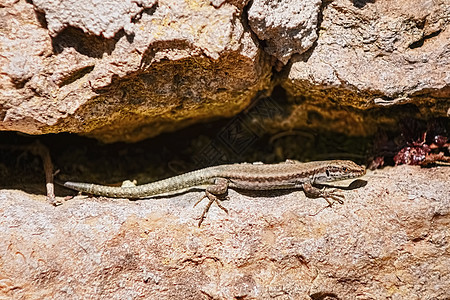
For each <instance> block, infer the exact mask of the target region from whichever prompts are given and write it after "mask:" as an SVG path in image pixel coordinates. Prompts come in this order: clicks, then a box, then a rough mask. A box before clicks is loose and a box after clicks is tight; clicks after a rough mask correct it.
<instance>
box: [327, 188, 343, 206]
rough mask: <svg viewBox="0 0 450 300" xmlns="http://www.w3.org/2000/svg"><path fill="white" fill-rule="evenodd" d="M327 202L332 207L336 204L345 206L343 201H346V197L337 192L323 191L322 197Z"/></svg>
mask: <svg viewBox="0 0 450 300" xmlns="http://www.w3.org/2000/svg"><path fill="white" fill-rule="evenodd" d="M321 196H322V197H323V198H324V199H325V200H327V202H328V204H329V205H330V206H332V205H333V204H334V202H338V203H339V204H344V201H343V199H345V197H344V195H342V194H340V193H338V191H336V190H331V191H322V195H321Z"/></svg>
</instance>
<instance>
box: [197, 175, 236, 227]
mask: <svg viewBox="0 0 450 300" xmlns="http://www.w3.org/2000/svg"><path fill="white" fill-rule="evenodd" d="M227 190H228V180H227V179H225V178H218V179H216V180H215V182H214V185H210V186H208V187H207V188H206V190H205V195H204V196H203V197H202V198H200V199H199V200H198V201H197V202H196V203H195V204H194V207H195V206H197V204H199V203H200V202H202V200H203V199H205V198H208V200H209V202H208V204H206V206H205V209H204V210H203V212H202V214H201V216H200V221H199V222H198V227H200V225H201V224H202V222H203V220H204V219H205V216H206V214H207V213H208V211H209V208H210V207H211V205H212V204H213V203H214V202H215V203H216V204H217V206H218V207H219V208H221V209H222V210H223V211H224V212H226V213H227V214H228V209H226V208H225V207H224V206H223V205H222V204H221V203H220V201H222V200H228V199H229V197H228V196H226V192H227Z"/></svg>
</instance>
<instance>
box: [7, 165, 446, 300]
mask: <svg viewBox="0 0 450 300" xmlns="http://www.w3.org/2000/svg"><path fill="white" fill-rule="evenodd" d="M449 177H450V169H449V168H445V167H443V168H434V169H421V168H419V167H412V166H401V167H396V168H385V169H383V170H378V171H376V172H370V173H369V174H368V175H366V177H365V178H363V179H365V180H367V181H368V183H367V185H366V186H364V187H361V188H358V189H354V190H346V191H342V192H343V193H344V194H345V196H346V200H345V203H344V204H343V205H335V206H333V207H332V208H329V207H326V205H327V203H326V202H325V200H323V199H307V198H305V196H304V194H303V192H301V191H293V192H290V193H273V192H268V193H264V194H250V195H242V194H239V193H237V192H235V191H230V198H231V199H230V201H225V202H223V204H224V205H225V206H226V207H227V208H228V209H229V214H228V215H227V214H225V213H224V212H223V211H222V210H221V209H219V208H218V207H217V206H214V205H213V207H212V208H211V210H210V212H209V214H208V217H207V219H206V220H205V222H204V223H203V225H202V227H200V228H198V227H197V226H196V223H197V220H195V217H198V216H199V215H200V213H201V211H202V209H203V207H200V206H201V205H200V206H197V207H195V208H193V207H192V205H193V204H194V203H195V202H196V200H197V199H198V198H199V197H201V194H202V193H201V192H192V193H186V194H183V195H179V196H176V197H170V198H160V199H153V200H140V201H128V200H117V199H116V200H113V199H107V198H87V197H85V196H78V197H76V198H75V199H73V200H70V201H67V202H65V203H64V204H63V205H61V206H58V207H53V206H51V205H50V204H48V203H47V202H46V201H45V199H44V197H43V196H35V195H30V194H26V193H24V192H20V191H16V190H1V191H0V206H1V207H0V240H1V241H3V243H2V246H1V247H0V257H1V264H0V274H2V276H1V281H0V282H1V285H0V293H1V297H3V298H14V299H17V298H31V299H38V298H52V299H55V298H56V299H61V298H65V299H67V298H75V299H76V298H121V299H123V298H138V297H140V298H148V297H155V295H157V296H158V299H201V298H204V297H210V298H215V299H235V298H253V299H269V298H275V297H280V299H288V298H289V299H325V297H328V298H339V299H356V298H364V299H387V298H391V299H408V300H409V299H425V298H429V299H445V297H446V296H448V295H449V294H450V286H449V284H448V282H450V255H449V253H450V251H449V243H448V240H449V238H450V233H449V231H448V225H449V222H450V197H449V195H450V185H449V184H448V178H449ZM342 185H345V184H342ZM202 205H205V203H203V204H202Z"/></svg>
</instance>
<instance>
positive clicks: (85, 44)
mask: <svg viewBox="0 0 450 300" xmlns="http://www.w3.org/2000/svg"><path fill="white" fill-rule="evenodd" d="M124 35H125V33H124V31H123V30H121V31H119V32H118V33H117V34H116V35H115V36H114V38H112V39H107V38H104V37H101V36H96V35H90V34H87V33H85V32H83V30H81V29H79V28H74V27H68V28H66V29H64V30H63V31H61V32H60V33H59V34H58V35H57V36H56V37H54V38H53V39H52V46H53V51H54V52H55V53H61V52H63V50H64V49H65V48H74V49H75V50H76V51H77V52H79V53H81V54H83V55H86V56H89V57H93V58H102V57H103V55H104V54H105V53H107V54H111V53H112V52H113V51H114V48H115V46H116V43H117V42H118V41H119V39H120V38H122V37H123V36H124Z"/></svg>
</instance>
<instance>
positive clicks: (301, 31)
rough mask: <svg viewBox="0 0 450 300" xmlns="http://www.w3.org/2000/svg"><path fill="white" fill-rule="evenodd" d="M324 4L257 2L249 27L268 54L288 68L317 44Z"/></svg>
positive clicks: (316, 0)
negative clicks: (296, 56) (292, 59)
mask: <svg viewBox="0 0 450 300" xmlns="http://www.w3.org/2000/svg"><path fill="white" fill-rule="evenodd" d="M321 4H322V2H321V1H320V0H309V1H301V0H300V1H299V0H283V1H271V0H255V1H253V2H252V3H251V5H250V7H249V9H248V23H249V25H250V28H251V29H252V30H253V32H255V33H256V35H257V36H258V38H259V39H260V40H262V41H265V43H266V46H265V47H264V49H265V51H266V52H267V53H269V54H271V55H273V56H275V57H276V58H277V59H278V60H280V61H281V62H283V63H284V64H286V63H287V62H288V61H289V59H290V58H291V56H292V55H293V54H301V53H303V52H305V51H307V50H308V49H309V48H311V46H312V45H313V44H314V42H315V41H316V40H317V26H318V25H317V24H318V19H319V9H320V6H321Z"/></svg>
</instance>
